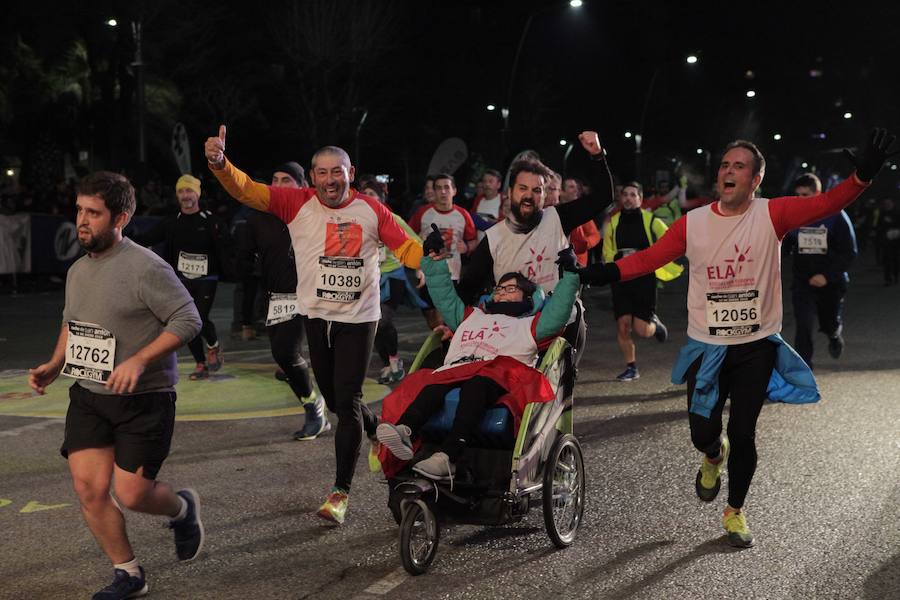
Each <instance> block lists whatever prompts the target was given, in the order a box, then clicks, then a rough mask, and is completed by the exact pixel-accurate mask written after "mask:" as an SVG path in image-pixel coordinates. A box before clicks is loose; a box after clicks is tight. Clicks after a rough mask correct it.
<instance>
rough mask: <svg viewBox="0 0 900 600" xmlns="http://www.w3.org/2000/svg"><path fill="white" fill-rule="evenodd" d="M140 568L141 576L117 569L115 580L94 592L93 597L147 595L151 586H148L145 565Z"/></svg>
mask: <svg viewBox="0 0 900 600" xmlns="http://www.w3.org/2000/svg"><path fill="white" fill-rule="evenodd" d="M138 569H140V570H141V575H140V577H135V576H134V575H130V574H129V573H128V571H125V570H123V569H116V570H115V577H114V578H113V582H112V583H111V584H109V585H108V586H106V587H105V588H103V589H102V590H100V591H99V592H97V593H96V594H94V595H93V596H92V597H91V598H92V600H125V599H126V598H140V597H141V596H146V595H147V593H148V592H149V591H150V588H149V587H147V578H146V577H145V576H144V567H138Z"/></svg>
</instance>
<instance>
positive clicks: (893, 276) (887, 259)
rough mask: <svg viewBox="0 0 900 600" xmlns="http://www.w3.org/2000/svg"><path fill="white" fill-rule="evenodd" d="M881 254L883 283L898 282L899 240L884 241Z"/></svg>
mask: <svg viewBox="0 0 900 600" xmlns="http://www.w3.org/2000/svg"><path fill="white" fill-rule="evenodd" d="M881 252H882V255H881V261H882V263H881V264H882V265H884V283H885V284H891V283H897V282H898V281H900V240H884V242H882V248H881Z"/></svg>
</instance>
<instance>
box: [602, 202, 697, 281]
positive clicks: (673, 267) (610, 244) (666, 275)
mask: <svg viewBox="0 0 900 600" xmlns="http://www.w3.org/2000/svg"><path fill="white" fill-rule="evenodd" d="M621 215H622V213H621V212H617V213H616V214H614V215H613V216H612V218H611V219H610V220H609V230H608V231H606V232H604V234H603V260H604V262H612V261H613V260H614V259H615V256H616V252H618V249H617V248H616V228H617V227H618V226H619V217H620V216H621ZM641 219H642V220H643V222H644V232H645V233H646V234H647V241H648V242H650V245H651V246H652V245H653V244H655V243H656V240H658V239H659V238H660V237H662V234H664V233H665V232H666V231H667V230H668V229H669V228H668V227H666V224H665V223H663V222H662V221H661V220H660V219H659V218H655V217H654V216H653V213H651V212H650V211H649V210H644V209H643V208H642V209H641ZM657 224H658V226H657ZM683 272H684V267H682V266H681V265H679V264H678V263H674V262H670V263H668V264H666V265H663V266H661V267H660V268H658V269H657V270H656V273H655V275H656V278H657V279H659V280H660V281H672V280H673V279H675V278H677V277H678V276H679V275H681V274H682V273H683Z"/></svg>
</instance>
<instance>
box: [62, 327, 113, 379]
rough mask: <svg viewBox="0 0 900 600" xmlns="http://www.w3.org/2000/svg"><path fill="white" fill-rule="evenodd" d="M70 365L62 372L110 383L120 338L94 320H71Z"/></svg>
mask: <svg viewBox="0 0 900 600" xmlns="http://www.w3.org/2000/svg"><path fill="white" fill-rule="evenodd" d="M68 327H69V338H68V341H67V342H66V364H65V365H64V366H63V370H62V374H63V375H68V376H69V377H74V378H76V379H88V380H90V381H97V382H100V383H106V381H107V380H109V376H110V375H111V374H112V372H113V367H114V366H115V360H116V338H115V337H113V334H111V333H110V332H109V331H107V330H106V329H104V328H102V327H100V326H99V325H94V324H93V323H83V322H81V321H69V323H68Z"/></svg>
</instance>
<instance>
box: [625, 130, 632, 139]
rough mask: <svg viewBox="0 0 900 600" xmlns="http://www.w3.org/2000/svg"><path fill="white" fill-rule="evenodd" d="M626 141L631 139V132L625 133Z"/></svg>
mask: <svg viewBox="0 0 900 600" xmlns="http://www.w3.org/2000/svg"><path fill="white" fill-rule="evenodd" d="M625 139H631V132H630V131H626V132H625Z"/></svg>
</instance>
